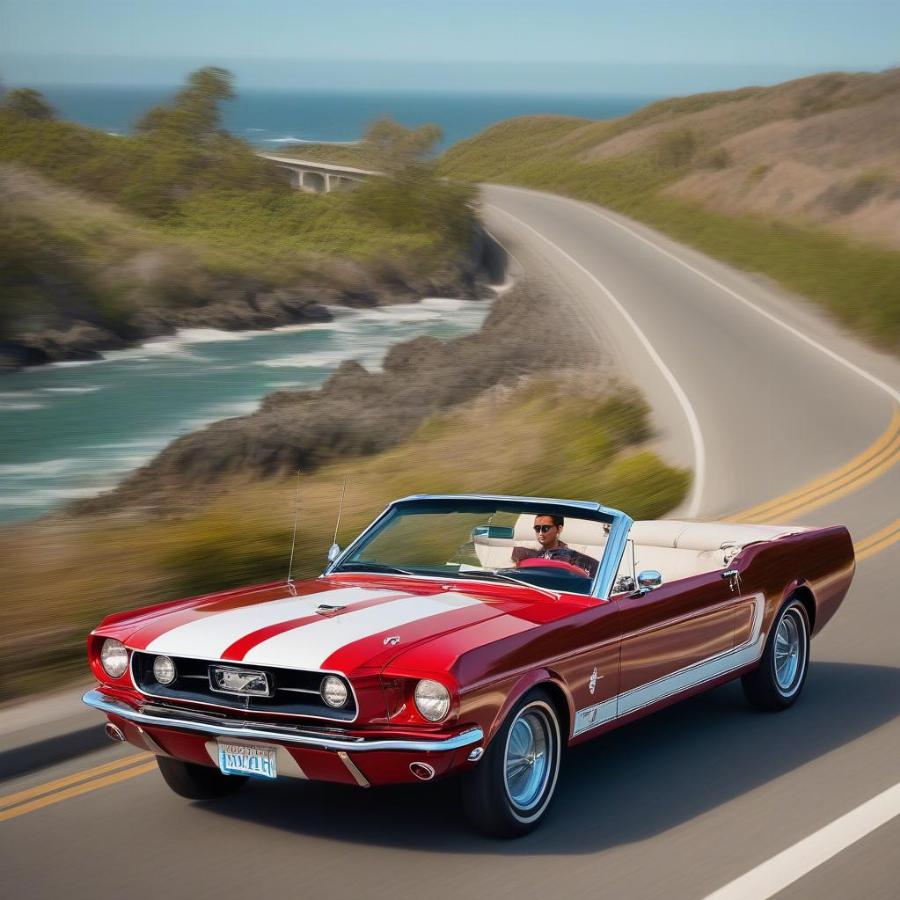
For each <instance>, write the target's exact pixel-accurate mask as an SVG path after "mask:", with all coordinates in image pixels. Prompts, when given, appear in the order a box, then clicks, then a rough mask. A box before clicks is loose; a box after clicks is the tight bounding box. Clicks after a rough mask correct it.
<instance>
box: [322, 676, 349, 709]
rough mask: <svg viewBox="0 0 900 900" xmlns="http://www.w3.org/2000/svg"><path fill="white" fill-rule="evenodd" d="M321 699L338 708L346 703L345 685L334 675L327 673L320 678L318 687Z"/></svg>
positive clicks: (347, 694) (333, 707)
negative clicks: (320, 685)
mask: <svg viewBox="0 0 900 900" xmlns="http://www.w3.org/2000/svg"><path fill="white" fill-rule="evenodd" d="M320 691H321V693H322V699H323V700H324V701H325V702H326V703H327V704H328V705H329V706H330V707H331V708H332V709H340V708H341V707H342V706H345V705H346V703H347V697H348V696H349V693H348V692H347V685H346V684H344V682H343V681H341V679H340V678H338V677H337V676H335V675H328V676H326V677H325V678H323V679H322V687H321V688H320Z"/></svg>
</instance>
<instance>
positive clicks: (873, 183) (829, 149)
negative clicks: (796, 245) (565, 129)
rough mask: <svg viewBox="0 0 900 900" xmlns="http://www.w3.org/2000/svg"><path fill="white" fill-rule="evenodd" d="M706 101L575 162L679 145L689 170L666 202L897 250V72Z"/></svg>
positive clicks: (822, 79) (828, 78) (664, 114)
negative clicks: (801, 223)
mask: <svg viewBox="0 0 900 900" xmlns="http://www.w3.org/2000/svg"><path fill="white" fill-rule="evenodd" d="M708 97H709V102H710V104H711V105H710V106H708V107H707V108H705V109H700V110H697V111H695V112H679V111H678V110H677V107H676V108H669V109H666V108H665V107H664V109H663V110H661V111H660V115H658V116H654V117H652V118H651V119H650V121H648V122H647V123H646V124H643V125H637V126H636V127H632V128H629V129H627V130H626V131H623V132H621V133H620V134H617V135H614V136H612V137H609V138H607V139H605V140H601V142H600V143H598V144H595V145H594V146H592V147H589V148H588V149H586V150H583V151H582V152H581V153H580V154H579V156H580V158H582V159H584V160H586V161H589V160H597V159H608V158H612V157H616V156H624V155H627V154H630V153H635V152H639V151H653V150H655V149H657V148H659V147H660V146H666V145H668V146H670V147H672V148H673V150H674V149H675V144H676V141H675V139H676V138H681V144H682V146H683V151H682V152H684V153H685V155H687V154H688V153H690V155H691V157H692V160H693V163H694V165H693V166H692V167H691V170H690V171H688V172H687V173H686V174H685V175H684V176H683V177H682V178H680V179H679V180H678V181H676V182H675V183H674V184H672V185H670V186H669V187H668V188H667V189H666V190H667V192H668V193H670V194H672V195H673V196H677V197H681V198H684V199H688V200H699V201H701V202H703V203H704V204H705V205H707V206H709V207H710V208H712V209H715V210H717V211H719V212H724V213H730V214H733V213H742V212H748V211H749V212H754V213H763V214H770V215H777V216H779V217H784V218H796V219H804V220H808V221H812V222H815V223H816V224H819V225H824V226H826V227H828V228H833V229H836V230H840V231H844V232H846V233H848V234H851V235H856V236H858V237H860V238H864V239H869V240H875V241H877V242H879V243H884V244H886V245H889V246H893V247H898V248H900V69H892V70H890V71H888V72H883V73H879V74H878V75H841V74H835V75H822V76H817V77H814V78H805V79H802V80H800V81H793V82H788V83H787V84H783V85H777V86H776V87H774V88H767V89H758V90H757V89H751V90H750V91H736V92H729V93H723V94H716V95H708ZM651 108H652V107H651ZM673 127H674V128H677V129H678V131H677V132H675V134H673V133H672V129H673ZM589 128H590V126H588V129H589ZM571 137H572V138H573V139H575V140H577V139H578V137H579V135H578V132H575V133H574V134H573V135H572V136H571Z"/></svg>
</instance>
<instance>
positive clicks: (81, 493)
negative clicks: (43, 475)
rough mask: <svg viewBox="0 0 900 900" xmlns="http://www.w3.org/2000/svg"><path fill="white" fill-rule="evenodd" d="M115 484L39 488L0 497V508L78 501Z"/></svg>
mask: <svg viewBox="0 0 900 900" xmlns="http://www.w3.org/2000/svg"><path fill="white" fill-rule="evenodd" d="M114 484H115V482H106V483H104V484H103V485H97V486H95V487H80V488H76V487H70V488H40V489H39V490H35V491H29V492H28V493H27V494H7V495H6V496H3V495H0V506H12V507H17V506H18V507H32V506H47V505H48V504H51V503H53V502H58V501H60V500H78V499H81V498H83V497H94V496H96V495H97V494H99V493H101V492H102V491H105V490H108V489H109V488H111V487H113V486H114Z"/></svg>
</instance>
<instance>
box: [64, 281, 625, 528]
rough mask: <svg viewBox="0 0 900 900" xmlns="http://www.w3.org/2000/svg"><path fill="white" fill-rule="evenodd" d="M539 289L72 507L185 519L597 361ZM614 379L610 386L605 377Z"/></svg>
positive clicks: (203, 434) (192, 442)
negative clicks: (222, 486)
mask: <svg viewBox="0 0 900 900" xmlns="http://www.w3.org/2000/svg"><path fill="white" fill-rule="evenodd" d="M550 303H552V305H553V307H554V309H555V310H557V311H559V310H560V309H561V308H564V307H565V302H564V298H559V297H553V298H552V300H551V299H550V297H549V295H548V292H547V289H546V288H545V287H543V286H540V285H538V284H536V283H533V282H530V283H524V284H519V285H517V286H515V287H514V288H512V289H511V290H509V291H507V292H505V293H502V294H500V296H499V297H498V298H497V300H496V301H495V302H494V306H493V308H492V309H491V312H490V314H489V315H488V318H487V319H486V321H485V323H484V325H483V326H482V328H481V330H480V331H478V332H476V333H475V334H471V335H466V336H463V337H458V338H454V339H451V340H449V341H441V340H438V339H437V338H431V337H419V338H415V339H413V340H410V341H406V342H403V343H399V344H396V345H395V346H394V347H393V348H392V349H391V350H390V351H389V352H388V354H387V356H386V357H385V360H384V362H383V365H382V370H381V371H378V372H371V371H369V370H367V369H365V368H364V367H363V366H361V365H360V364H359V363H357V362H353V361H347V362H344V363H343V364H342V365H341V366H340V367H339V368H338V369H337V370H336V371H335V372H334V373H333V374H332V375H331V376H330V377H329V378H328V379H327V380H326V381H325V383H324V384H323V385H322V387H321V388H319V389H317V390H312V391H309V390H300V391H295V390H290V391H277V392H275V393H273V394H270V395H269V396H268V397H266V398H265V399H264V400H263V402H262V405H261V407H260V408H259V409H258V410H257V411H255V412H253V413H251V414H249V415H246V416H240V417H237V418H231V419H224V420H221V421H219V422H215V423H213V424H212V425H209V426H207V427H206V428H203V429H202V430H200V431H196V432H192V433H191V434H187V435H185V436H183V437H181V438H178V439H177V440H175V441H173V442H172V443H171V444H169V445H168V446H167V447H166V448H165V449H164V450H162V451H161V452H160V453H159V454H158V455H157V456H156V457H155V458H154V459H153V460H152V461H151V462H149V463H148V464H147V465H145V466H144V467H143V468H141V469H139V470H138V471H136V472H135V473H134V474H132V475H131V476H130V477H128V478H126V479H125V481H123V482H122V483H121V484H120V485H119V486H118V487H116V488H114V489H113V490H112V491H110V492H108V493H106V494H103V495H101V496H99V497H93V498H89V499H86V500H80V501H76V502H75V503H73V504H71V505H70V506H69V507H68V508H67V509H68V511H69V512H72V513H75V514H88V515H93V514H110V513H113V514H114V513H117V512H124V513H128V514H139V515H145V514H147V515H151V516H155V515H157V514H160V513H162V514H169V513H174V514H177V513H178V512H179V511H181V510H185V509H190V508H191V507H192V506H193V505H194V504H196V503H201V502H203V501H205V500H206V501H208V499H209V497H210V494H211V488H214V486H215V485H216V484H217V483H219V482H222V481H225V480H227V479H229V478H231V477H234V476H236V475H237V476H241V477H248V478H250V479H259V478H267V477H273V476H277V475H282V474H285V473H289V472H292V471H297V470H298V469H300V470H302V471H304V472H310V471H313V470H315V469H316V468H318V467H320V466H322V465H325V464H327V463H328V462H330V461H332V460H335V459H337V458H346V457H363V456H367V455H370V454H374V453H379V452H381V451H384V450H387V449H390V448H392V447H394V446H396V445H398V444H399V443H400V442H402V441H403V440H404V439H406V438H408V437H409V436H410V435H411V434H413V432H414V431H415V430H416V429H417V428H419V427H420V426H421V425H422V424H423V423H424V422H425V421H426V420H427V419H428V418H429V417H430V416H431V415H433V414H434V413H437V412H440V411H442V410H446V409H449V408H450V407H453V406H458V405H460V404H463V403H466V402H468V401H470V400H472V399H474V398H475V397H477V396H478V395H480V394H482V393H483V392H484V391H486V390H489V389H491V388H495V387H498V386H503V385H512V384H516V383H518V382H520V381H521V380H522V379H523V378H525V377H528V376H534V375H541V374H542V373H546V374H547V377H548V378H552V377H553V372H554V371H555V370H557V369H572V368H573V367H576V368H577V367H587V366H590V367H591V368H592V370H593V371H595V372H596V370H597V367H598V366H600V367H601V368H602V367H603V363H604V361H603V360H601V359H598V357H597V351H596V345H595V342H594V340H593V339H592V338H591V337H590V335H588V334H587V333H586V332H585V330H584V329H583V328H581V327H580V324H579V322H578V320H577V319H575V318H569V317H567V316H565V315H563V316H555V317H554V320H553V327H552V328H547V321H546V316H545V311H546V309H547V307H548V304H550ZM609 381H610V383H612V382H613V381H614V379H613V378H612V376H611V375H610V377H609Z"/></svg>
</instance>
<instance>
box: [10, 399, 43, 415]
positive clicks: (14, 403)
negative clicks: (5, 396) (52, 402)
mask: <svg viewBox="0 0 900 900" xmlns="http://www.w3.org/2000/svg"><path fill="white" fill-rule="evenodd" d="M46 405H47V404H46V403H32V402H29V401H19V400H0V412H24V411H25V410H28V409H43V408H44V407H45V406H46Z"/></svg>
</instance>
